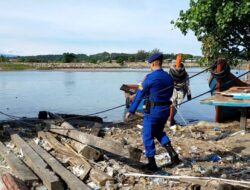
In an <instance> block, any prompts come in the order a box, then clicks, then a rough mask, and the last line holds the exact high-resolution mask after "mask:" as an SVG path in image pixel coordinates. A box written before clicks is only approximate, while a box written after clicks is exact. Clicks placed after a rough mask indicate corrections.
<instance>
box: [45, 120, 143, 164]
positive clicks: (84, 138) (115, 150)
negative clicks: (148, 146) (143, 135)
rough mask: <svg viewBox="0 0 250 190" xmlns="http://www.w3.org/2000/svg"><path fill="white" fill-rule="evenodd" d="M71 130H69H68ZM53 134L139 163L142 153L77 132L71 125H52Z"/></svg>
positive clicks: (138, 150) (117, 143) (135, 149)
mask: <svg viewBox="0 0 250 190" xmlns="http://www.w3.org/2000/svg"><path fill="white" fill-rule="evenodd" d="M66 129H69V130H66ZM49 130H50V131H51V132H54V133H57V134H60V135H63V136H67V137H70V138H72V139H74V140H76V141H79V142H81V143H83V144H87V145H90V146H93V147H96V148H100V149H102V150H105V151H107V152H110V153H112V154H115V155H118V156H121V157H125V158H129V159H132V160H135V161H139V160H140V157H141V153H142V151H141V150H140V149H137V148H133V147H125V146H123V145H122V144H121V143H119V142H115V141H111V140H107V139H103V138H100V137H96V136H94V135H91V134H86V133H83V132H80V131H77V130H75V128H73V127H72V126H71V125H70V124H69V123H67V122H64V123H62V125H61V126H60V127H59V126H56V125H53V124H52V125H50V129H49Z"/></svg>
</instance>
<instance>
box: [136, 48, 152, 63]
mask: <svg viewBox="0 0 250 190" xmlns="http://www.w3.org/2000/svg"><path fill="white" fill-rule="evenodd" d="M148 56H149V53H148V52H146V51H144V50H138V52H137V53H136V55H135V57H136V61H145V60H146V59H147V57H148Z"/></svg>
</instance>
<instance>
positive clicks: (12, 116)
mask: <svg viewBox="0 0 250 190" xmlns="http://www.w3.org/2000/svg"><path fill="white" fill-rule="evenodd" d="M248 73H250V71H247V72H245V73H243V74H241V75H239V76H238V77H235V78H234V79H232V80H229V81H227V82H226V83H224V84H223V85H221V87H223V86H225V85H228V84H230V83H231V82H233V81H234V80H236V79H238V78H240V77H242V76H244V75H246V74H248ZM218 88H219V87H215V88H213V89H211V90H208V91H206V92H204V93H202V94H199V95H197V96H195V97H193V98H192V99H191V100H186V101H183V102H182V103H180V104H178V105H176V106H180V105H182V104H185V103H187V102H190V101H192V100H194V99H197V98H199V97H201V96H204V95H205V94H208V93H211V92H212V91H214V90H217V89H218ZM117 107H118V106H117ZM117 107H115V109H116V108H117ZM120 107H121V106H120ZM111 109H114V108H111ZM111 109H110V110H111ZM169 109H170V107H167V108H166V109H162V110H160V111H159V112H158V113H160V112H162V111H166V110H169ZM99 113H100V112H99ZM0 114H2V115H5V116H7V117H9V118H11V119H17V118H20V117H17V116H14V115H10V114H6V113H4V112H2V111H0ZM81 117H82V116H81ZM78 118H79V117H78ZM139 119H141V118H135V119H132V120H129V123H131V122H134V121H137V120H139ZM64 120H65V121H66V119H64ZM19 122H21V123H24V124H27V125H30V126H33V127H34V126H35V125H32V124H30V123H27V122H24V121H19ZM120 123H123V122H120ZM120 123H117V124H120ZM56 129H57V128H56ZM62 130H70V129H62ZM72 130H78V129H72Z"/></svg>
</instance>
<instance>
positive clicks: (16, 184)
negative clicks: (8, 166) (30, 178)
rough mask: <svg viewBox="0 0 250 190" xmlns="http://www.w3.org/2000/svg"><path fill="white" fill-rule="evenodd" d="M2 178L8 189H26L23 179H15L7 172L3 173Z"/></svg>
mask: <svg viewBox="0 0 250 190" xmlns="http://www.w3.org/2000/svg"><path fill="white" fill-rule="evenodd" d="M2 180H3V182H4V184H5V186H6V188H7V189H8V190H28V189H29V188H28V187H27V186H26V185H25V183H24V181H22V180H20V179H17V178H16V177H14V176H12V175H11V174H9V173H6V174H3V176H2Z"/></svg>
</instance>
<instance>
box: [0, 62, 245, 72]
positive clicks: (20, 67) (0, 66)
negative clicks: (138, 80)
mask: <svg viewBox="0 0 250 190" xmlns="http://www.w3.org/2000/svg"><path fill="white" fill-rule="evenodd" d="M173 64H174V63H164V64H163V67H164V68H166V69H168V68H169V67H170V66H171V65H173ZM184 65H185V67H186V68H205V67H206V66H200V65H199V64H198V63H184ZM238 68H239V69H246V68H247V64H243V65H241V66H240V67H237V69H238ZM142 69H149V67H148V64H147V63H145V62H137V63H134V62H133V63H125V64H123V65H120V64H118V63H99V64H93V63H0V72H1V71H69V72H74V71H79V72H80V71H81V72H99V71H100V72H105V71H107V72H110V71H123V72H130V71H133V72H134V71H142V72H143V70H142Z"/></svg>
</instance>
